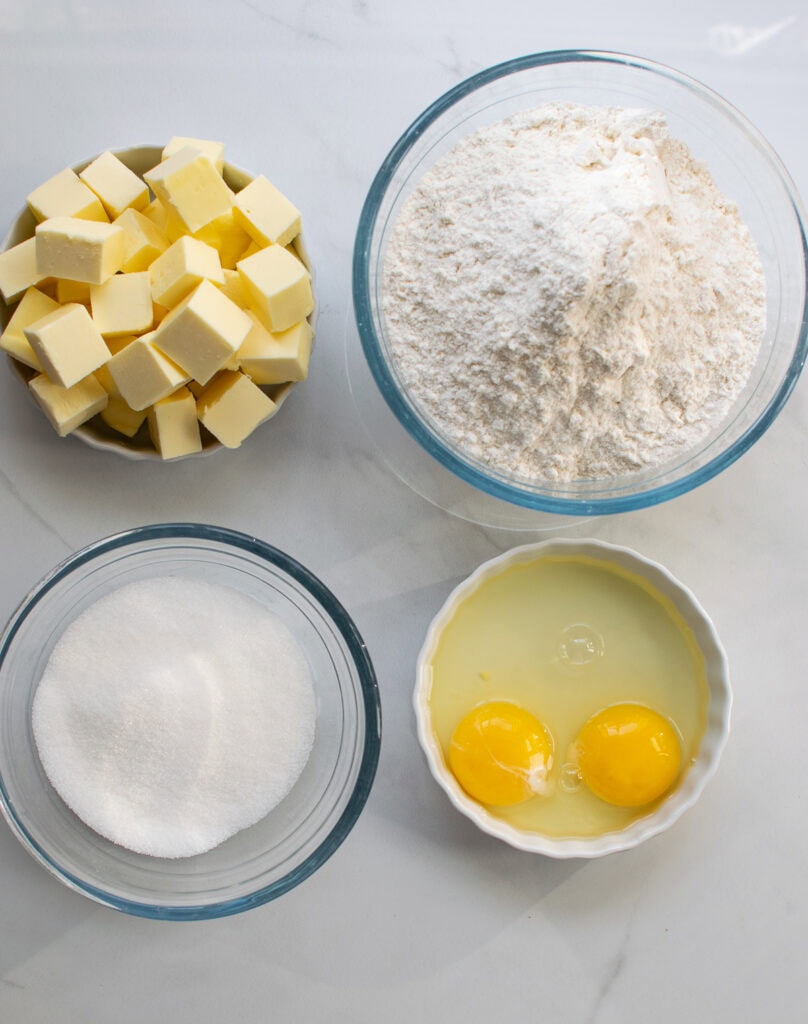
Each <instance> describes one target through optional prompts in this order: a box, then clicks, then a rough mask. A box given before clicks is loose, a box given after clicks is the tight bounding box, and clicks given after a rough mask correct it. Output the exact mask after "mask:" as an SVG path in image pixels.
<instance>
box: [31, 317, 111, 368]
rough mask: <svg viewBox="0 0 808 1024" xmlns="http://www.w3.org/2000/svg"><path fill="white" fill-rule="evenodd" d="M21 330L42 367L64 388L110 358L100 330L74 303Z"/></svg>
mask: <svg viewBox="0 0 808 1024" xmlns="http://www.w3.org/2000/svg"><path fill="white" fill-rule="evenodd" d="M23 332H24V334H25V337H26V338H27V339H28V343H29V344H30V346H31V348H32V349H33V350H34V352H35V354H36V357H37V359H39V361H40V363H41V364H42V369H43V370H44V371H45V373H46V374H47V375H48V376H49V377H50V379H51V380H52V381H54V382H55V383H57V384H61V385H62V387H64V388H70V387H72V386H73V385H74V384H77V383H78V382H79V381H80V380H82V379H83V378H84V377H86V376H88V375H89V374H91V373H92V372H93V370H97V369H98V367H99V366H103V365H104V363H105V362H106V361H107V360H108V359H109V357H110V352H109V349H108V348H107V346H106V344H105V343H104V339H103V338H102V337H101V332H100V331H99V330H98V328H97V327H96V325H95V324H94V323H93V320H92V317H91V316H90V314H89V313H88V312H87V310H86V308H85V307H84V306H82V305H80V304H79V303H77V302H70V303H68V304H67V305H66V306H59V308H58V309H54V310H53V311H52V312H50V313H46V314H45V316H43V317H41V318H40V319H39V320H35V321H34V322H33V323H32V324H30V325H29V326H28V327H24V328H23Z"/></svg>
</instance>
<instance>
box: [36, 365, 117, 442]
mask: <svg viewBox="0 0 808 1024" xmlns="http://www.w3.org/2000/svg"><path fill="white" fill-rule="evenodd" d="M28 387H29V388H30V389H31V394H32V395H33V396H34V398H35V399H36V400H37V402H38V403H39V405H40V407H41V408H42V411H43V412H44V413H45V415H46V416H47V418H48V419H49V420H50V422H51V425H52V426H53V429H54V430H55V431H56V433H57V434H58V435H59V436H60V437H64V436H65V434H69V433H70V432H71V431H73V430H75V429H76V427H80V426H81V425H82V423H86V422H87V420H89V419H91V418H92V417H93V416H95V415H97V414H98V413H99V412H101V411H102V409H104V408H105V407H106V404H107V402H108V401H109V396H108V395H107V393H106V391H105V390H104V389H103V388H102V387H101V385H100V384H99V383H98V381H97V380H96V379H95V377H94V376H93V375H92V374H90V375H89V376H88V377H85V378H84V379H83V380H80V381H79V382H78V383H77V384H74V385H73V386H72V387H69V388H65V387H62V385H61V384H57V383H56V382H55V381H52V380H50V379H49V378H48V377H47V376H46V375H45V374H44V373H41V374H39V376H37V377H33V378H32V379H31V380H30V381H29V382H28Z"/></svg>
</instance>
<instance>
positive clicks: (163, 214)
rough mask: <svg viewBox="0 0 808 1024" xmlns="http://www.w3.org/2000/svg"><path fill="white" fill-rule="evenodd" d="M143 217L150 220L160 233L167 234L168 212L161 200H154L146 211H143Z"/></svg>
mask: <svg viewBox="0 0 808 1024" xmlns="http://www.w3.org/2000/svg"><path fill="white" fill-rule="evenodd" d="M143 216H144V217H146V218H147V220H150V221H151V222H152V224H154V226H155V227H156V228H157V230H158V231H160V232H161V233H162V234H165V230H166V220H167V219H168V211H167V210H166V208H165V206H163V204H162V203H161V202H160V200H159V199H152V201H151V202H150V203H149V205H148V206H147V207H146V209H145V210H144V211H143Z"/></svg>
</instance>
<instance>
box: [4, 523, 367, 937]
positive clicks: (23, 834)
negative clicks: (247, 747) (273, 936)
mask: <svg viewBox="0 0 808 1024" xmlns="http://www.w3.org/2000/svg"><path fill="white" fill-rule="evenodd" d="M166 575H171V576H178V577H182V578H196V579H204V580H207V581H209V582H211V583H214V584H219V585H221V586H226V587H230V588H232V589H235V590H238V591H240V592H241V593H243V594H246V595H248V596H249V597H251V598H253V599H254V600H256V601H259V602H260V603H261V604H263V605H265V606H266V607H267V608H268V609H269V610H270V611H271V612H273V613H274V614H275V615H277V616H278V617H279V618H280V619H281V621H282V622H283V623H284V624H285V625H286V626H287V627H288V629H289V630H291V632H292V634H293V635H294V637H295V638H296V640H297V641H298V643H299V644H300V646H301V648H302V650H303V652H304V654H305V656H306V658H307V660H308V663H309V667H310V670H311V676H312V681H313V685H314V690H315V696H316V703H317V719H316V731H315V741H314V747H313V749H312V753H311V756H310V758H309V761H308V763H307V765H306V767H305V769H304V770H303V773H302V774H301V776H300V778H299V779H298V781H297V782H296V784H295V785H294V787H293V788H292V790H291V791H290V793H289V794H288V795H287V796H286V797H285V798H284V799H283V800H282V801H281V803H280V804H278V806H277V807H276V808H275V809H274V810H273V811H271V812H270V813H269V814H268V815H266V817H264V818H263V819H262V820H261V821H259V822H258V823H257V824H255V825H253V826H252V827H251V828H248V829H245V830H244V831H242V832H239V833H237V834H236V835H234V836H233V837H232V838H230V839H229V840H227V841H226V842H224V843H223V844H222V845H220V846H218V847H216V848H215V849H212V850H210V851H208V852H207V853H203V854H201V855H199V856H195V857H187V858H181V859H177V860H170V859H162V858H157V857H149V856H145V855H142V854H137V853H133V852H131V851H129V850H127V849H124V848H123V847H121V846H117V845H115V844H114V843H112V842H109V841H108V840H106V839H104V838H102V837H101V836H100V835H98V834H97V833H96V832H94V831H93V830H92V829H90V828H89V827H88V826H86V825H85V824H84V823H83V822H82V821H81V820H80V819H79V818H77V817H76V815H75V814H73V812H72V811H71V810H70V809H69V808H68V807H67V806H66V805H65V804H64V803H63V801H62V800H61V799H60V797H59V796H58V794H57V793H56V792H55V791H54V789H53V788H52V786H51V785H50V783H49V782H48V779H47V777H46V776H45V773H44V771H43V768H42V765H41V763H40V760H39V757H38V755H37V750H36V746H35V743H34V738H33V733H32V727H31V705H32V701H33V697H34V693H35V691H36V688H37V684H38V682H39V679H40V678H41V676H42V672H43V670H44V667H45V665H46V663H47V661H48V658H49V657H50V653H51V651H52V650H53V647H54V645H55V644H56V642H57V641H58V639H59V637H60V635H61V634H62V633H63V632H64V630H65V629H66V628H67V627H68V626H69V625H70V623H71V622H72V621H73V620H74V619H75V618H76V617H77V616H78V615H79V614H80V613H81V612H82V611H83V610H84V609H85V608H86V607H87V606H88V605H90V604H92V603H93V602H94V601H96V600H98V599H99V598H100V597H102V596H103V595H104V594H106V593H109V592H110V591H112V590H114V589H116V588H118V587H120V586H122V585H124V584H127V583H130V582H133V581H135V580H141V579H145V578H150V577H155V576H166ZM380 736H381V715H380V706H379V694H378V688H377V685H376V678H375V675H374V672H373V666H372V664H371V661H370V658H369V656H368V652H367V649H366V647H365V645H364V643H363V641H362V638H361V637H360V636H359V634H358V633H357V631H356V627H355V626H354V624H353V622H352V621H351V619H350V618H349V616H348V614H347V612H346V611H345V609H344V608H343V607H342V605H340V603H339V602H338V601H337V599H336V598H335V597H334V595H333V594H331V593H330V592H329V591H328V590H327V589H326V587H325V586H324V585H323V584H322V583H321V582H320V581H319V580H318V579H317V578H316V577H315V576H313V575H312V574H311V573H310V572H309V571H308V570H307V569H305V568H304V567H303V566H302V565H300V564H299V563H298V562H296V561H295V560H294V559H292V558H290V557H289V556H288V555H285V554H283V553H282V552H281V551H278V550H277V549H276V548H273V547H270V546H269V545H268V544H264V543H263V542H261V541H259V540H256V539H255V538H254V537H247V536H245V535H243V534H240V533H235V532H233V531H230V530H224V529H220V528H217V527H212V526H202V525H195V524H167V525H158V526H147V527H143V528H140V529H136V530H132V531H130V532H127V533H122V534H118V535H117V536H113V537H109V538H107V539H105V540H101V541H98V542H97V543H95V544H92V545H90V546H89V547H87V548H85V549H84V550H82V551H79V552H78V553H77V554H75V555H72V556H71V557H70V558H68V559H67V560H66V561H65V562H63V563H62V564H61V565H59V566H57V568H56V569H54V570H53V571H52V572H51V573H50V574H49V575H48V576H46V577H45V579H43V580H42V581H41V583H39V585H38V586H37V587H36V588H35V589H34V590H33V591H32V592H31V593H30V594H29V595H28V597H26V599H25V600H24V601H23V603H22V604H21V606H20V607H19V609H18V610H17V611H16V612H15V614H14V615H13V616H12V618H11V620H10V622H9V624H8V626H7V627H6V630H5V632H4V634H3V637H2V640H0V810H2V812H3V814H4V816H5V818H6V820H7V821H8V823H9V825H10V826H11V829H12V831H13V832H14V834H15V835H16V836H17V838H18V839H19V840H20V842H21V843H22V844H23V846H24V847H25V848H26V849H27V850H28V851H29V853H31V854H32V855H33V856H34V857H35V858H36V859H37V860H38V861H39V862H40V863H41V864H42V865H43V866H44V867H45V868H47V869H48V870H49V871H50V872H51V873H52V874H54V875H55V876H56V877H57V878H58V879H60V880H61V881H62V882H64V883H65V884H66V885H68V886H70V887H71V888H73V889H75V890H76V891H78V892H80V893H82V894H84V895H85V896H88V897H90V898H91V899H93V900H96V901H98V902H99V903H103V904H105V905H106V906H109V907H113V908H115V909H117V910H122V911H125V912H127V913H130V914H137V915H140V916H142V917H151V918H159V919H164V920H173V921H179V920H199V919H206V918H213V917H221V916H224V915H227V914H235V913H238V912H240V911H242V910H248V909H250V908H251V907H255V906H259V905H260V904H262V903H266V902H267V901H268V900H272V899H274V898H275V897H277V896H280V895H281V894H282V893H285V892H287V891H288V890H289V889H292V888H294V886H296V885H298V884H299V883H300V882H302V881H303V880H304V879H305V878H307V877H308V876H309V875H310V874H312V872H314V871H316V870H317V868H318V867H320V865H321V864H323V863H324V862H325V861H326V860H327V859H328V857H329V856H330V855H331V854H332V853H333V852H334V851H335V850H336V849H337V847H338V846H339V845H340V843H341V842H342V841H343V839H345V837H346V836H347V834H348V833H349V832H350V830H351V828H352V827H353V825H354V823H355V821H356V819H357V817H358V816H359V814H360V812H361V810H362V808H363V807H364V804H365V801H366V800H367V797H368V794H369V793H370V788H371V785H372V783H373V777H374V774H375V771H376V765H377V762H378V757H379V743H380Z"/></svg>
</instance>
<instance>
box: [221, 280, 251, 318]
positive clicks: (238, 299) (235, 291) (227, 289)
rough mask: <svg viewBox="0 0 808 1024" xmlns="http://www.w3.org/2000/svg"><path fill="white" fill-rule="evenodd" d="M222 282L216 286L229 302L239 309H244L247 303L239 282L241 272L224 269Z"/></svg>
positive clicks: (242, 286) (242, 287)
mask: <svg viewBox="0 0 808 1024" xmlns="http://www.w3.org/2000/svg"><path fill="white" fill-rule="evenodd" d="M223 273H224V283H223V284H220V285H218V286H217V287H218V288H220V289H221V291H222V292H223V294H225V295H226V296H227V297H228V299H230V301H231V302H235V304H236V305H237V306H238V307H239V308H240V309H246V308H247V306H248V305H249V302H248V301H247V294H246V292H245V291H244V285H243V284H242V283H241V274H239V272H238V271H237V270H224V271H223Z"/></svg>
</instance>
